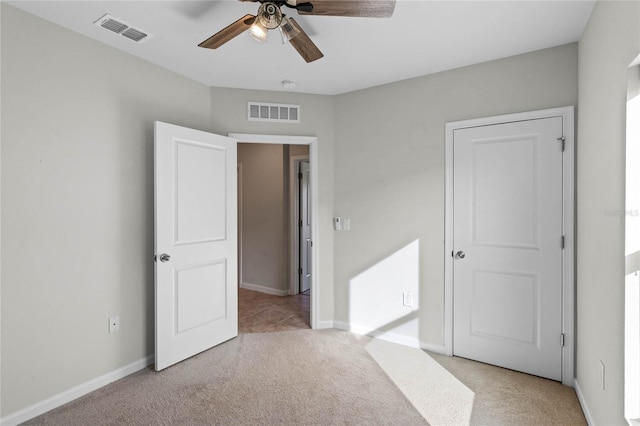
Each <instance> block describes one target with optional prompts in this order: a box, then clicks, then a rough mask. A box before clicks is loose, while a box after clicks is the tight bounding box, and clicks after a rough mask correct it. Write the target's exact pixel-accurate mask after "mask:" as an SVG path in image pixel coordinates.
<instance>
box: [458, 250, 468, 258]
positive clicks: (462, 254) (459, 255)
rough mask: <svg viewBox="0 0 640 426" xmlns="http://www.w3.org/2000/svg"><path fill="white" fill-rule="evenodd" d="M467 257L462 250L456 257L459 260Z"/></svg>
mask: <svg viewBox="0 0 640 426" xmlns="http://www.w3.org/2000/svg"><path fill="white" fill-rule="evenodd" d="M465 256H466V254H464V252H463V251H462V250H460V251H459V252H457V253H456V257H457V258H458V259H464V257H465Z"/></svg>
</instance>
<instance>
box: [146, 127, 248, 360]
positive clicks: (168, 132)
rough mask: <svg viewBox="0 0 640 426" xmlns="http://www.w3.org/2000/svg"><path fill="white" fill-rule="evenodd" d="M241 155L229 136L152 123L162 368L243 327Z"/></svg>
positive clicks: (158, 355)
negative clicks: (240, 306) (239, 233)
mask: <svg viewBox="0 0 640 426" xmlns="http://www.w3.org/2000/svg"><path fill="white" fill-rule="evenodd" d="M236 158H237V152H236V141H235V140H234V139H232V138H228V137H225V136H220V135H215V134H211V133H206V132H201V131H197V130H193V129H188V128H184V127H179V126H175V125H171V124H167V123H162V122H156V123H155V253H156V283H155V326H156V330H155V331H156V340H155V343H156V362H155V368H156V370H157V371H159V370H162V369H164V368H166V367H168V366H170V365H173V364H175V363H177V362H179V361H182V360H184V359H186V358H189V357H191V356H193V355H195V354H197V353H200V352H202V351H204V350H206V349H209V348H211V347H213V346H215V345H217V344H219V343H222V342H224V341H226V340H229V339H231V338H233V337H235V336H237V334H238V312H237V297H238V295H237V212H236V210H237V204H236V202H237V199H236V197H237V182H236V179H237V174H236V173H237V172H236ZM165 254H166V255H168V257H167V256H163V255H165Z"/></svg>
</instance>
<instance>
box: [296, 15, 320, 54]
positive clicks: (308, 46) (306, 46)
mask: <svg viewBox="0 0 640 426" xmlns="http://www.w3.org/2000/svg"><path fill="white" fill-rule="evenodd" d="M289 21H290V22H291V24H292V25H293V26H294V27H296V29H297V30H298V31H300V33H299V34H298V35H296V36H295V37H294V38H292V39H291V40H289V43H291V45H292V46H293V47H294V48H295V49H296V50H297V51H298V53H299V54H300V56H302V58H303V59H304V60H305V61H307V63H309V62H313V61H316V60H318V59H320V58H322V57H323V56H324V54H323V53H322V52H321V51H320V49H318V46H316V45H315V44H314V43H313V42H312V41H311V39H310V38H309V36H308V35H307V33H305V32H304V30H303V29H302V27H301V26H300V25H298V23H297V22H296V21H295V19H293V18H289Z"/></svg>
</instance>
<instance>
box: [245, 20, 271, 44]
mask: <svg viewBox="0 0 640 426" xmlns="http://www.w3.org/2000/svg"><path fill="white" fill-rule="evenodd" d="M267 31H268V30H267V29H266V28H265V27H264V25H262V23H261V22H260V20H259V19H256V20H255V22H254V23H253V25H251V29H250V30H249V35H251V37H252V38H253V39H254V40H256V41H258V42H260V43H264V42H265V41H267Z"/></svg>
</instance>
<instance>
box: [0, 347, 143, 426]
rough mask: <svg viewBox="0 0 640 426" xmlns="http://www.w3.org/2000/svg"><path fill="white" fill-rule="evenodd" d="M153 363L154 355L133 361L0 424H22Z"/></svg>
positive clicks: (5, 425)
mask: <svg viewBox="0 0 640 426" xmlns="http://www.w3.org/2000/svg"><path fill="white" fill-rule="evenodd" d="M154 362H155V356H154V355H150V356H148V357H146V358H142V359H140V360H138V361H134V362H132V363H131V364H129V365H125V366H124V367H121V368H118V369H117V370H114V371H112V372H110V373H107V374H104V375H102V376H100V377H96V378H95V379H92V380H89V381H88V382H85V383H82V384H80V385H78V386H74V387H72V388H71V389H68V390H66V391H64V392H62V393H59V394H57V395H54V396H52V397H50V398H47V399H45V400H43V401H40V402H37V403H35V404H33V405H30V406H29V407H26V408H23V409H22V410H19V411H16V412H14V413H11V414H8V415H6V416H4V417H3V418H2V419H0V424H1V425H2V426H14V425H18V424H20V423H22V422H26V421H27V420H30V419H32V418H34V417H37V416H39V415H41V414H44V413H46V412H47V411H50V410H53V409H54V408H58V407H60V406H62V405H64V404H66V403H68V402H71V401H73V400H74V399H77V398H80V397H81V396H84V395H86V394H88V393H90V392H93V391H94V390H96V389H100V388H101V387H103V386H106V385H108V384H109V383H111V382H115V381H116V380H119V379H122V378H123V377H126V376H128V375H130V374H133V373H135V372H137V371H140V370H142V369H143V368H146V367H148V366H149V365H151V364H153V363H154Z"/></svg>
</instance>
